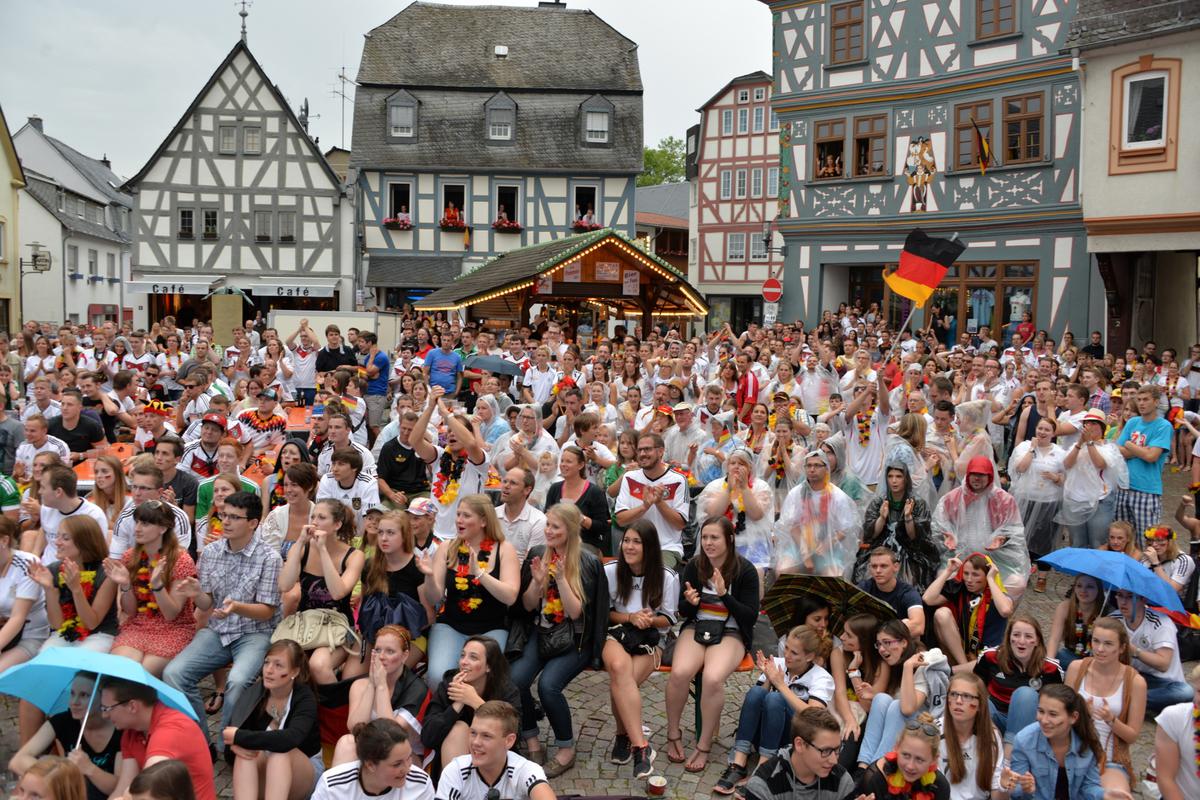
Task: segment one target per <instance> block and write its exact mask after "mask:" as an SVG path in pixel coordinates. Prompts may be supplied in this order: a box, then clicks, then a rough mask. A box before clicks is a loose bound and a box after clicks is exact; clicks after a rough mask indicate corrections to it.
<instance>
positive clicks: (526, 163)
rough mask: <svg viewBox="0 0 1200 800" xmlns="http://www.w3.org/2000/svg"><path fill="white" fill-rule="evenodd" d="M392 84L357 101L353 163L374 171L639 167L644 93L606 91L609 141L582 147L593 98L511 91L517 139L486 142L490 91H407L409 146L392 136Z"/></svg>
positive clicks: (362, 92)
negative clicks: (583, 108)
mask: <svg viewBox="0 0 1200 800" xmlns="http://www.w3.org/2000/svg"><path fill="white" fill-rule="evenodd" d="M394 91H395V89H393V88H382V87H368V86H360V87H359V89H358V91H357V93H356V95H355V99H354V148H353V152H352V153H351V156H350V166H352V167H363V168H370V169H400V170H404V169H414V168H418V169H420V168H423V169H448V170H464V171H465V170H480V169H512V170H519V171H522V172H527V171H529V170H531V169H538V170H561V171H568V170H569V171H572V172H576V173H578V172H589V173H598V174H603V173H622V174H628V173H631V172H632V173H638V172H641V171H642V98H641V95H604V96H605V97H606V99H608V100H609V101H610V102H611V103H612V104H613V106H614V108H613V117H612V121H611V124H610V127H609V131H610V136H611V138H612V142H611V146H608V147H591V146H586V145H584V144H582V138H583V134H582V132H581V131H580V129H579V126H580V122H581V119H580V117H581V115H580V110H579V107H580V104H582V103H583V102H584V101H585V100H586V99H587V98H588V97H590V96H591V95H587V96H585V95H582V94H569V93H559V92H555V93H537V94H533V93H524V92H509V93H508V94H509V95H510V96H511V97H512V99H513V100H514V101H516V104H517V114H516V131H515V139H514V140H513V141H512V143H511V144H489V143H488V142H487V140H486V138H485V137H484V125H485V121H486V116H485V114H484V103H486V102H487V101H488V99H489V98H491V97H492V96H493V95H494V94H495V93H494V92H491V91H446V90H445V89H427V90H420V89H410V90H409V92H410V93H411V94H412V95H413V96H415V97H416V99H417V100H418V102H419V103H420V105H419V106H418V110H417V130H416V137H415V141H414V142H413V143H411V144H397V143H394V142H390V141H388V138H387V98H388V97H389V96H390V95H391V94H393V92H394Z"/></svg>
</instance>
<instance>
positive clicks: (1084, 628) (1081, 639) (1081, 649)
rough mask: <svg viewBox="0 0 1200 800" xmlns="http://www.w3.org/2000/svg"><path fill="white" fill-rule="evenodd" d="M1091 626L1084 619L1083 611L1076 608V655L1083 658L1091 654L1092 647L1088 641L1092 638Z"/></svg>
mask: <svg viewBox="0 0 1200 800" xmlns="http://www.w3.org/2000/svg"><path fill="white" fill-rule="evenodd" d="M1090 628H1091V626H1090V625H1088V624H1087V623H1085V622H1084V621H1083V612H1082V611H1079V610H1078V609H1076V611H1075V647H1074V651H1075V655H1076V656H1078V657H1079V658H1083V657H1084V656H1086V655H1091V648H1089V647H1088V646H1087V642H1088V641H1089V640H1090V639H1091V631H1090Z"/></svg>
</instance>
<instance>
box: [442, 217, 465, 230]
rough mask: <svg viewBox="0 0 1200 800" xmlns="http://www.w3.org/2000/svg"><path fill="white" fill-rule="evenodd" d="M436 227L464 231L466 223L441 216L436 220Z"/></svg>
mask: <svg viewBox="0 0 1200 800" xmlns="http://www.w3.org/2000/svg"><path fill="white" fill-rule="evenodd" d="M438 227H439V228H441V229H442V230H444V231H465V230H466V229H467V223H465V222H463V221H462V220H461V219H457V220H452V219H447V218H446V217H442V218H441V219H440V220H438Z"/></svg>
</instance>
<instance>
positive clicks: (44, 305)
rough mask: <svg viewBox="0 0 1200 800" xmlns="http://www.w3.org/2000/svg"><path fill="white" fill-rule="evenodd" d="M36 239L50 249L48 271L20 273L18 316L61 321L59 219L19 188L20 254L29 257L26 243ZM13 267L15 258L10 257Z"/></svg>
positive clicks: (61, 271) (60, 235) (60, 243)
mask: <svg viewBox="0 0 1200 800" xmlns="http://www.w3.org/2000/svg"><path fill="white" fill-rule="evenodd" d="M32 242H37V243H38V244H40V245H41V246H42V247H43V248H45V249H46V250H49V251H50V256H51V263H50V271H49V272H34V273H29V274H26V275H22V276H21V278H20V281H21V292H22V296H23V302H22V303H21V316H23V317H24V318H25V319H36V320H39V321H41V320H47V321H54V322H61V321H62V320H63V319H64V316H65V313H64V310H63V249H62V223H61V222H59V221H58V218H57V217H55V216H54V215H53V214H51V213H50V212H49V211H47V210H46V207H45V206H43V205H42V204H41V203H39V202H38V201H37V200H35V199H33V197H32V196H31V195H30V194H29V192H27V191H24V190H22V191H21V242H20V245H21V246H20V250H21V252H20V257H21V258H29V257H30V254H31V253H32V252H33V251H32V250H31V249H30V248H29V247H28V245H29V244H31V243H32ZM13 268H14V269H15V268H16V261H15V259H14V261H13Z"/></svg>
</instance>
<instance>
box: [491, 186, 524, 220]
mask: <svg viewBox="0 0 1200 800" xmlns="http://www.w3.org/2000/svg"><path fill="white" fill-rule="evenodd" d="M519 197H520V192H519V190H518V188H517V187H516V186H498V187H496V219H499V218H500V212H501V210H503V211H504V213H505V215H506V216H507V217H508V221H509V222H520V221H521V218H520V206H519Z"/></svg>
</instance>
